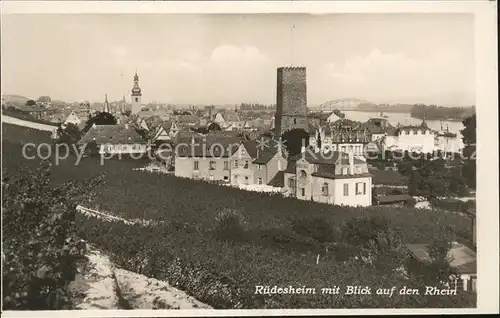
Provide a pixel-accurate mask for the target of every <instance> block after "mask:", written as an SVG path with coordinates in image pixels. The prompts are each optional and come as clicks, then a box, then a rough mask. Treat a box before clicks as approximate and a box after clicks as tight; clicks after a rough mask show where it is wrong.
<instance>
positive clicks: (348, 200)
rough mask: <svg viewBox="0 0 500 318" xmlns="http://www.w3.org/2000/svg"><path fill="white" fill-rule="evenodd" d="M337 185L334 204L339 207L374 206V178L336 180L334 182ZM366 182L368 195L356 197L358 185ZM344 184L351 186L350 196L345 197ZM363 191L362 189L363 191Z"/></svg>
mask: <svg viewBox="0 0 500 318" xmlns="http://www.w3.org/2000/svg"><path fill="white" fill-rule="evenodd" d="M333 181H334V183H335V185H334V186H333V187H334V189H335V192H334V199H333V200H334V204H337V205H342V204H343V205H349V206H357V205H360V206H370V205H372V178H371V177H363V178H346V179H335V180H333ZM357 182H364V183H366V194H359V195H356V193H355V191H356V188H355V187H356V183H357ZM344 184H348V185H349V195H348V196H344ZM361 190H362V189H361Z"/></svg>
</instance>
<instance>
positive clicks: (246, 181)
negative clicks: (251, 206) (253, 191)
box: [245, 176, 248, 184]
mask: <svg viewBox="0 0 500 318" xmlns="http://www.w3.org/2000/svg"><path fill="white" fill-rule="evenodd" d="M245 184H248V177H247V176H245Z"/></svg>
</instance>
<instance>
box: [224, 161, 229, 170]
mask: <svg viewBox="0 0 500 318" xmlns="http://www.w3.org/2000/svg"><path fill="white" fill-rule="evenodd" d="M224 170H229V162H228V161H224Z"/></svg>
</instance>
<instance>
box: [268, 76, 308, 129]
mask: <svg viewBox="0 0 500 318" xmlns="http://www.w3.org/2000/svg"><path fill="white" fill-rule="evenodd" d="M274 127H275V128H274V131H275V135H276V136H281V135H282V134H283V133H284V132H286V131H288V130H292V129H303V130H305V131H307V128H308V121H307V83H306V68H305V67H280V68H278V81H277V87H276V114H275V116H274Z"/></svg>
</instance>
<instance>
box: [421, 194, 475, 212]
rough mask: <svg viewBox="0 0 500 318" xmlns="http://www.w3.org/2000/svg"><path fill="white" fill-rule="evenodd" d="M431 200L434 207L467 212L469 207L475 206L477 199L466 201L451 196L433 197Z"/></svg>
mask: <svg viewBox="0 0 500 318" xmlns="http://www.w3.org/2000/svg"><path fill="white" fill-rule="evenodd" d="M430 202H431V204H432V205H433V206H434V207H436V208H438V209H443V210H447V211H453V212H462V213H465V212H467V210H468V209H469V208H471V207H474V205H475V200H468V201H465V202H464V201H462V200H458V199H450V198H446V199H432V200H431V201H430Z"/></svg>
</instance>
